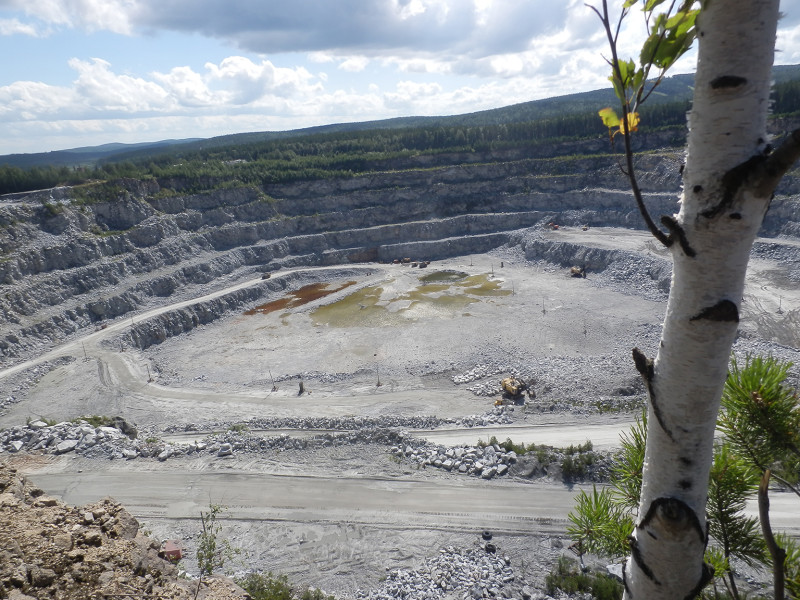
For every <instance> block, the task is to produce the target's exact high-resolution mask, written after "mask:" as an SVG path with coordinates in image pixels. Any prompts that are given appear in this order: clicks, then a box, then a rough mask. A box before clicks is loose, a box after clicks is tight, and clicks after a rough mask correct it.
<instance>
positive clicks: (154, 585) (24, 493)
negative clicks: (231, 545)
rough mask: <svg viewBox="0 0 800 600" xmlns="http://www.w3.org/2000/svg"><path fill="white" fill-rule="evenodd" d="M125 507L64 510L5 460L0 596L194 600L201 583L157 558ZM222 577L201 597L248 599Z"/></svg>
mask: <svg viewBox="0 0 800 600" xmlns="http://www.w3.org/2000/svg"><path fill="white" fill-rule="evenodd" d="M159 548H160V544H159V543H158V542H157V541H155V540H152V539H151V538H149V537H146V536H144V535H142V533H140V532H139V523H138V522H137V521H136V519H135V518H134V517H133V516H131V514H130V513H128V512H127V511H126V510H125V509H124V508H123V507H122V506H121V505H120V504H118V503H117V502H116V501H114V500H113V499H111V498H105V499H103V500H100V501H98V502H95V503H93V504H89V505H86V506H83V507H71V506H67V505H66V504H64V503H63V502H60V501H59V500H56V499H55V498H52V497H49V496H47V495H46V494H45V493H44V492H43V491H42V490H41V489H39V488H37V487H35V486H33V485H32V484H31V483H30V482H29V481H27V480H26V479H25V478H24V477H22V475H21V474H20V473H18V472H17V470H16V469H14V468H13V467H11V466H9V465H7V464H3V463H0V597H2V598H13V599H14V600H35V599H36V598H57V599H59V600H73V599H74V600H78V599H83V598H112V597H129V598H160V599H162V600H189V599H191V598H194V597H195V592H196V591H197V582H196V581H190V580H187V579H182V578H179V577H178V570H177V569H176V567H175V566H173V565H172V564H171V563H169V562H167V561H166V560H164V559H163V558H161V557H160V556H159ZM246 597H247V595H246V594H245V592H244V591H243V590H242V589H240V588H239V587H238V586H236V585H234V584H233V582H231V581H230V580H228V579H225V578H217V577H214V578H210V579H208V580H207V583H206V584H204V585H203V586H201V588H200V590H199V594H198V595H197V598H198V599H201V598H202V599H208V600H210V599H211V598H214V599H215V600H243V599H244V598H246Z"/></svg>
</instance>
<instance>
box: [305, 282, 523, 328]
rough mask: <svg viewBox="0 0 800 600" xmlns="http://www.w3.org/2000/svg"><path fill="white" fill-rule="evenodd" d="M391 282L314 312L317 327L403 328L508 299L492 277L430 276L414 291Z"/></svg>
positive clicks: (356, 293) (419, 283)
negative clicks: (494, 299) (495, 299)
mask: <svg viewBox="0 0 800 600" xmlns="http://www.w3.org/2000/svg"><path fill="white" fill-rule="evenodd" d="M396 282H397V280H391V281H389V282H386V283H384V284H382V285H379V286H368V287H364V288H362V289H360V290H357V291H355V292H353V293H352V294H349V295H348V296H347V297H345V298H342V299H341V300H338V301H337V302H333V303H331V304H328V305H326V306H321V307H319V308H317V309H315V310H314V311H313V312H312V313H311V318H312V320H313V322H314V324H315V325H317V326H328V327H356V326H358V327H386V326H400V325H404V324H408V323H409V322H416V321H419V320H421V319H426V318H453V317H456V316H459V315H461V314H463V311H464V310H465V309H466V308H467V307H468V306H469V305H470V304H473V303H475V302H481V301H482V300H483V299H485V298H489V297H500V296H508V295H510V294H511V291H510V290H506V289H503V288H502V283H503V282H502V281H499V280H495V279H490V275H489V274H480V275H471V276H470V275H467V274H466V273H461V272H459V271H439V272H436V273H428V274H426V275H424V276H423V277H420V278H419V280H418V285H416V286H415V287H413V288H412V289H410V290H406V291H398V290H397V287H398V286H397V285H395V283H396Z"/></svg>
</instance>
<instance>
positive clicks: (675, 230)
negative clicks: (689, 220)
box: [661, 215, 697, 258]
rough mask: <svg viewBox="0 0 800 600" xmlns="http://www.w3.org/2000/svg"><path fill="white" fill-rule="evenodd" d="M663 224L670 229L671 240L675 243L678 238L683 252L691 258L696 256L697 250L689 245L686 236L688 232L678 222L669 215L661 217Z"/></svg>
mask: <svg viewBox="0 0 800 600" xmlns="http://www.w3.org/2000/svg"><path fill="white" fill-rule="evenodd" d="M661 224H662V225H663V226H664V227H666V228H667V229H668V230H669V238H668V239H669V240H670V242H671V243H674V242H675V241H676V240H677V242H678V244H679V245H680V247H681V250H683V253H684V254H685V255H686V256H688V257H689V258H694V257H695V256H696V255H697V252H695V251H694V248H692V247H691V246H690V245H689V239H688V238H687V237H686V232H685V231H684V230H683V227H681V226H680V225H679V224H678V222H677V221H676V220H675V219H673V218H672V217H670V216H668V215H664V216H662V217H661Z"/></svg>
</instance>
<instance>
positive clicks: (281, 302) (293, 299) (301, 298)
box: [244, 281, 356, 315]
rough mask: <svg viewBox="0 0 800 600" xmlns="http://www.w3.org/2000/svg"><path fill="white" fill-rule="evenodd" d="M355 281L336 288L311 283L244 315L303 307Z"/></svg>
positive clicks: (265, 313)
mask: <svg viewBox="0 0 800 600" xmlns="http://www.w3.org/2000/svg"><path fill="white" fill-rule="evenodd" d="M355 283H356V282H355V281H348V282H347V283H344V284H342V285H340V286H339V287H336V288H332V289H331V288H329V287H328V285H329V284H327V283H312V284H309V285H305V286H303V287H301V288H300V289H297V290H294V291H292V292H289V293H288V294H287V295H286V296H284V297H283V298H278V299H277V300H273V301H272V302H267V303H266V304H262V305H261V306H256V307H255V308H251V309H250V310H246V311H245V312H244V314H246V315H254V314H256V313H259V314H262V315H268V314H269V313H272V312H275V311H277V310H284V309H286V308H297V307H298V306H303V305H304V304H308V303H309V302H313V301H314V300H319V299H320V298H324V297H325V296H330V295H331V294H335V293H336V292H341V291H342V290H343V289H345V288H348V287H350V286H351V285H355Z"/></svg>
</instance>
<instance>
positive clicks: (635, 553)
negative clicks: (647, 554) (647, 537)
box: [628, 537, 661, 585]
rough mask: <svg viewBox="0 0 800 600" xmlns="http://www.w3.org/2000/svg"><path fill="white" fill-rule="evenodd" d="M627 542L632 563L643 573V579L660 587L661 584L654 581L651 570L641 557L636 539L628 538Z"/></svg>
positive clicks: (654, 577) (656, 580)
mask: <svg viewBox="0 0 800 600" xmlns="http://www.w3.org/2000/svg"><path fill="white" fill-rule="evenodd" d="M628 541H629V542H630V547H631V558H633V562H635V563H636V566H637V567H639V569H640V570H641V571H642V573H644V575H645V577H647V578H648V579H649V580H650V581H652V582H653V583H655V584H656V585H661V582H660V581H659V580H658V579H656V576H655V574H654V573H653V569H651V568H650V567H649V566H647V563H646V562H644V557H642V551H641V550H639V544H638V543H637V542H636V538H634V537H630V538H628Z"/></svg>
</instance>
